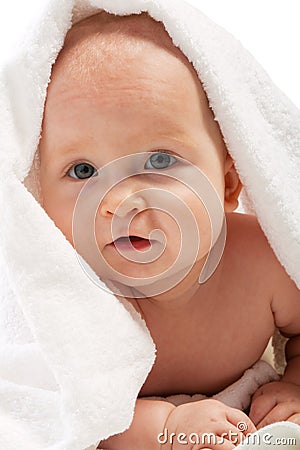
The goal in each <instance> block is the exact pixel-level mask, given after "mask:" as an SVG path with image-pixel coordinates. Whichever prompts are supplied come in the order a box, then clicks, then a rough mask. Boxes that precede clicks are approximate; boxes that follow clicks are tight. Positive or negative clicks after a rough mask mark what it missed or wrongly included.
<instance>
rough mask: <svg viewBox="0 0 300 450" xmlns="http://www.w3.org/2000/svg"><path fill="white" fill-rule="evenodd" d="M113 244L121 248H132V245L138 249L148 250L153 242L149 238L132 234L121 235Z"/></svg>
mask: <svg viewBox="0 0 300 450" xmlns="http://www.w3.org/2000/svg"><path fill="white" fill-rule="evenodd" d="M130 244H131V245H130ZM111 245H114V246H115V247H116V248H117V249H119V250H132V247H134V248H135V249H136V250H146V249H147V248H149V247H150V246H151V242H150V241H149V239H145V238H142V237H140V236H132V235H130V236H122V237H119V238H118V239H116V240H115V241H113V242H112V243H111Z"/></svg>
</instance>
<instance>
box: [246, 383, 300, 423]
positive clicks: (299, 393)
mask: <svg viewBox="0 0 300 450" xmlns="http://www.w3.org/2000/svg"><path fill="white" fill-rule="evenodd" d="M249 417H250V419H251V420H252V421H253V423H254V424H255V425H256V426H257V429H259V428H262V427H264V426H266V425H269V424H270V423H274V422H279V421H283V420H287V421H289V422H294V423H297V424H298V425H300V386H297V385H296V384H292V383H287V382H284V381H273V382H272V383H267V384H265V385H264V386H261V387H260V388H259V389H257V391H256V392H255V394H254V396H253V398H252V404H251V408H250V413H249Z"/></svg>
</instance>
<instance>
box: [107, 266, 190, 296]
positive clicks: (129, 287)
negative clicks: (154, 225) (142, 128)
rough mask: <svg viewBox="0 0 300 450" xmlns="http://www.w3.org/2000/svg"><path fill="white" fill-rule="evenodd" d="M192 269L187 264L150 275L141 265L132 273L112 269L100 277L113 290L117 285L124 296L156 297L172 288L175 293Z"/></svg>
mask: <svg viewBox="0 0 300 450" xmlns="http://www.w3.org/2000/svg"><path fill="white" fill-rule="evenodd" d="M191 269H192V266H186V267H182V268H180V269H177V270H176V268H175V269H174V270H173V271H172V270H170V271H168V270H166V271H161V272H160V273H157V271H156V273H155V274H152V275H149V272H147V268H146V267H140V268H138V269H135V270H132V271H131V272H130V274H129V271H128V272H127V273H126V274H121V273H119V274H116V273H115V272H113V271H112V273H111V274H110V275H108V274H106V276H103V273H102V276H100V278H101V279H102V280H103V281H104V283H106V284H107V286H108V287H109V288H110V289H112V290H113V287H114V286H115V287H116V288H117V289H118V290H119V291H120V292H121V293H122V295H123V296H124V297H134V298H143V297H154V296H159V295H160V294H164V293H165V292H168V291H170V290H172V292H173V294H175V291H176V287H177V286H178V285H179V284H180V283H181V282H182V281H183V280H185V278H186V277H187V275H189V273H190V272H191ZM123 271H124V267H123ZM186 281H188V279H187V280H186ZM185 284H186V283H185ZM185 288H188V286H185ZM115 293H116V292H115Z"/></svg>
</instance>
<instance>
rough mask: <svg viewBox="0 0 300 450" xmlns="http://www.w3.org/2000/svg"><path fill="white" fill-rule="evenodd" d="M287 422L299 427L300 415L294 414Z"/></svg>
mask: <svg viewBox="0 0 300 450" xmlns="http://www.w3.org/2000/svg"><path fill="white" fill-rule="evenodd" d="M298 410H299V408H298ZM286 420H287V421H288V422H294V423H296V424H297V425H300V413H297V414H293V415H292V416H290V417H288V418H287V419H286Z"/></svg>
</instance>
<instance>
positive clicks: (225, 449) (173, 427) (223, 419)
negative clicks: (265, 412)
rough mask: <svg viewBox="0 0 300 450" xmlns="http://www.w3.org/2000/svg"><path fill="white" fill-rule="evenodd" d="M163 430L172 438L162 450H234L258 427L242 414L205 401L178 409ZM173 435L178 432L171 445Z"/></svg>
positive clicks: (217, 403)
mask: <svg viewBox="0 0 300 450" xmlns="http://www.w3.org/2000/svg"><path fill="white" fill-rule="evenodd" d="M164 431H165V432H166V433H167V435H168V438H169V439H168V442H167V443H165V444H163V445H162V446H161V450H182V448H183V445H184V448H185V449H186V450H191V449H193V450H198V449H213V450H231V449H233V448H234V447H235V446H236V445H238V444H239V443H240V442H242V441H243V440H244V439H245V437H246V435H247V434H248V433H252V432H255V431H256V428H255V426H254V425H253V423H252V422H251V420H250V419H249V417H247V416H246V414H244V413H243V412H242V411H239V410H238V409H234V408H230V407H229V406H226V405H224V404H223V403H221V402H219V401H217V400H213V399H207V400H206V399H205V400H200V401H198V402H192V403H186V404H183V405H179V406H177V407H176V408H175V409H174V410H173V411H172V412H171V414H170V415H169V417H168V419H167V421H166V423H165V430H164ZM171 433H175V435H174V437H173V443H172V444H171V443H170V436H171ZM180 433H181V434H180ZM197 439H198V441H197ZM180 441H181V442H180Z"/></svg>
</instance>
